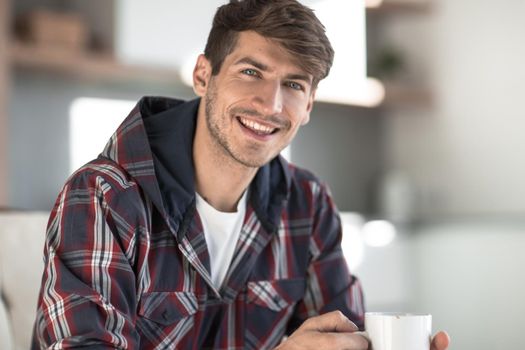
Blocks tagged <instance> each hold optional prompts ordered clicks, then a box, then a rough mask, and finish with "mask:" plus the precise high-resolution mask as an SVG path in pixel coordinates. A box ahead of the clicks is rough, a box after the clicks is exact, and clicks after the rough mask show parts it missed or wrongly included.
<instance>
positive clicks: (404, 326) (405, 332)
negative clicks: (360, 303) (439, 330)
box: [365, 312, 432, 350]
mask: <svg viewBox="0 0 525 350" xmlns="http://www.w3.org/2000/svg"><path fill="white" fill-rule="evenodd" d="M365 330H366V333H367V336H368V339H369V341H370V349H372V350H429V349H430V341H431V337H432V316H431V315H428V314H408V313H395V312H367V313H366V314H365Z"/></svg>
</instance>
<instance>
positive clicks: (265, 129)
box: [237, 117, 278, 135]
mask: <svg viewBox="0 0 525 350" xmlns="http://www.w3.org/2000/svg"><path fill="white" fill-rule="evenodd" d="M237 119H238V120H239V122H240V123H241V124H242V125H243V126H244V127H245V128H247V129H250V130H251V131H253V132H254V133H256V134H258V135H271V134H273V133H274V132H276V131H277V130H278V128H274V127H271V126H268V125H264V124H261V123H258V122H256V121H254V120H251V119H247V118H243V117H237Z"/></svg>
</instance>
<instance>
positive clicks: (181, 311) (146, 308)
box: [138, 292, 198, 326]
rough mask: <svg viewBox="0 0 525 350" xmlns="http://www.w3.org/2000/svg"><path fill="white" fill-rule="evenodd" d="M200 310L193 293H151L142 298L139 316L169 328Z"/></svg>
mask: <svg viewBox="0 0 525 350" xmlns="http://www.w3.org/2000/svg"><path fill="white" fill-rule="evenodd" d="M197 310H198V300H197V297H196V295H195V294H194V293H191V292H150V293H144V294H142V296H141V301H140V304H139V311H138V314H139V316H140V317H143V318H146V319H148V320H150V321H153V322H155V323H158V324H161V325H163V326H169V325H171V324H174V323H176V322H177V321H179V320H182V319H184V318H186V317H188V316H191V315H194V314H195V313H196V312H197Z"/></svg>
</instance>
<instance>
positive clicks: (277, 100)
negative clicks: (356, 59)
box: [194, 31, 314, 167]
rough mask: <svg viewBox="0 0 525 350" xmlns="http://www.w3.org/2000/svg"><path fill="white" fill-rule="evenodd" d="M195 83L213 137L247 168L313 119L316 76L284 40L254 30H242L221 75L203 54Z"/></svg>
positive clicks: (260, 161) (259, 163) (266, 158)
mask: <svg viewBox="0 0 525 350" xmlns="http://www.w3.org/2000/svg"><path fill="white" fill-rule="evenodd" d="M194 84H195V85H194V89H195V92H196V93H197V94H198V95H199V96H201V97H203V102H204V103H205V112H206V126H207V128H208V131H209V133H210V136H211V139H212V140H213V141H214V142H216V144H217V145H218V146H219V148H221V149H222V151H224V152H225V153H226V155H227V156H228V157H231V158H233V159H234V160H235V161H236V162H238V163H240V164H242V165H244V166H247V167H260V166H262V165H264V164H266V163H267V162H269V161H270V160H271V159H273V158H274V157H275V156H276V155H277V154H279V152H281V150H282V149H283V148H285V147H286V146H287V145H288V144H289V143H290V142H291V141H292V139H293V137H294V136H295V134H296V133H297V130H298V129H299V127H300V126H301V125H304V124H306V123H307V122H308V120H309V116H310V111H311V109H312V104H313V98H314V91H313V90H312V85H311V84H312V76H311V75H310V74H307V73H305V72H304V71H303V70H302V69H300V68H299V65H298V64H297V63H296V62H295V61H294V59H293V58H292V57H291V56H290V54H289V53H288V52H287V51H285V50H284V49H283V48H282V47H281V46H280V45H278V44H277V43H275V42H273V41H271V40H269V39H266V38H264V37H262V36H260V35H259V34H257V33H255V32H252V31H246V32H241V33H239V37H238V40H237V45H236V47H235V49H234V50H233V52H232V53H231V54H229V55H228V56H227V57H226V58H225V60H224V62H223V64H222V67H221V69H220V72H219V73H218V74H217V75H215V76H211V66H210V64H209V62H208V61H207V60H206V58H205V57H204V56H202V55H201V56H200V57H199V60H198V62H197V65H196V67H195V71H194Z"/></svg>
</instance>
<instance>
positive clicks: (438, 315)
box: [412, 222, 525, 350]
mask: <svg viewBox="0 0 525 350" xmlns="http://www.w3.org/2000/svg"><path fill="white" fill-rule="evenodd" d="M523 247H525V224H524V223H523V222H522V223H516V224H502V223H490V222H485V223H483V222H458V223H454V224H452V223H451V224H445V225H433V226H431V227H428V228H426V229H423V230H421V231H420V232H418V234H417V235H416V236H415V239H414V242H413V252H414V254H415V255H414V257H415V262H417V263H414V264H413V266H412V268H413V269H414V270H413V272H414V274H415V276H417V279H418V281H417V283H416V290H415V291H414V292H415V295H417V298H415V299H414V300H413V305H414V308H416V309H420V310H426V311H427V312H430V313H432V314H433V321H434V329H435V330H438V329H446V330H447V331H448V332H449V334H450V335H451V337H452V347H451V348H450V349H451V350H455V349H458V350H471V349H472V350H494V349H522V348H523V339H522V338H523V336H522V334H523V326H525V322H524V321H523V315H524V314H525V298H524V295H525V279H524V278H523V269H524V268H525V256H524V255H523Z"/></svg>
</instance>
